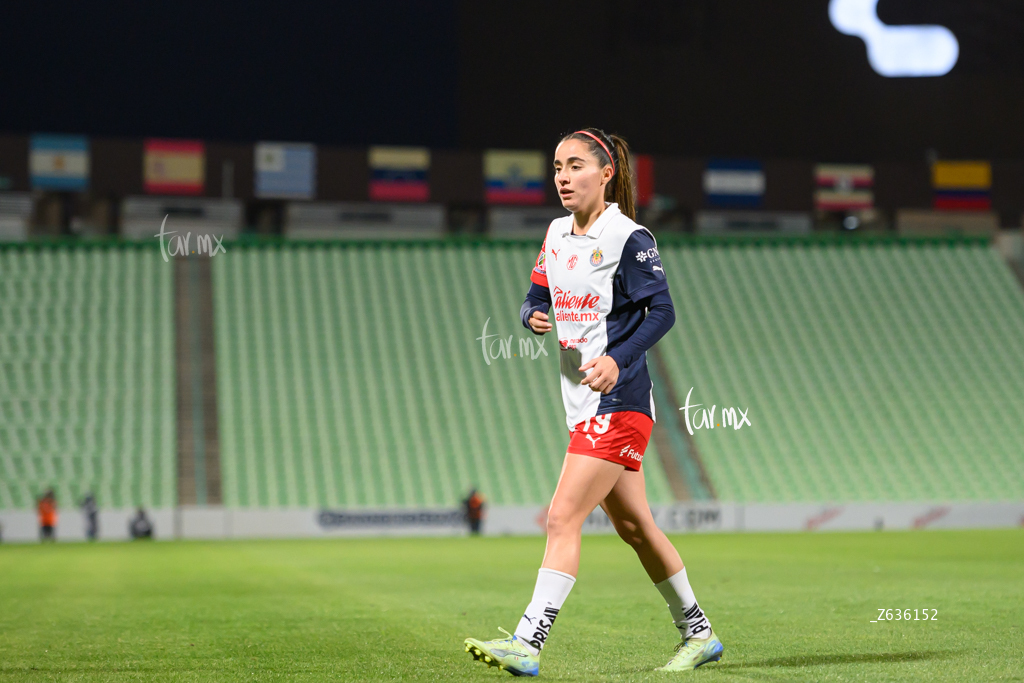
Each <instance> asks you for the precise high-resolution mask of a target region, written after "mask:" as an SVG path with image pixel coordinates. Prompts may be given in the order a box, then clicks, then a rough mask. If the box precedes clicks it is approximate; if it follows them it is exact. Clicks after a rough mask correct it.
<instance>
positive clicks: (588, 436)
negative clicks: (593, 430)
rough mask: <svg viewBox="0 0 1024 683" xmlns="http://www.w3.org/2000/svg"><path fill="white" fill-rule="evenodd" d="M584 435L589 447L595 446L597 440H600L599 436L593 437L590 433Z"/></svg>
mask: <svg viewBox="0 0 1024 683" xmlns="http://www.w3.org/2000/svg"><path fill="white" fill-rule="evenodd" d="M584 436H586V437H587V440H588V441H590V447H591V448H596V447H597V442H598V441H600V440H601V437H597V438H596V439H595V438H594V437H592V436H591V435H590V434H585V435H584Z"/></svg>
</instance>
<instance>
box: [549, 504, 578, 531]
mask: <svg viewBox="0 0 1024 683" xmlns="http://www.w3.org/2000/svg"><path fill="white" fill-rule="evenodd" d="M573 526H574V524H573V515H572V514H570V513H569V512H567V511H566V510H563V509H561V508H556V507H552V508H551V509H550V510H548V519H547V523H546V529H547V533H548V536H561V535H563V534H568V533H573V531H574V529H573Z"/></svg>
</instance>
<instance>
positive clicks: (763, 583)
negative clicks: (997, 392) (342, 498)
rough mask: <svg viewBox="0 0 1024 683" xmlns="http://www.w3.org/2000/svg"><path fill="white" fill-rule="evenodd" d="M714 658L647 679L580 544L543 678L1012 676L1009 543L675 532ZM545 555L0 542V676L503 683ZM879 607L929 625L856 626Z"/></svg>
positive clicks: (647, 653)
mask: <svg viewBox="0 0 1024 683" xmlns="http://www.w3.org/2000/svg"><path fill="white" fill-rule="evenodd" d="M673 540H674V541H675V542H676V544H677V546H678V547H679V548H680V550H681V551H682V554H683V559H684V560H685V561H686V563H687V566H688V572H689V576H690V580H691V583H692V584H693V586H694V589H695V591H696V593H697V596H698V599H699V600H700V601H701V604H702V605H703V607H704V609H705V610H706V612H707V614H708V616H709V617H710V619H711V622H712V624H713V625H714V627H715V630H716V631H717V632H718V633H719V635H720V636H721V638H722V641H723V642H724V643H725V647H726V650H725V656H724V658H723V660H722V662H720V663H717V664H709V665H708V666H706V667H704V668H702V669H700V670H698V671H696V672H690V673H688V674H684V675H679V674H675V675H672V674H663V673H658V672H655V671H653V669H654V668H655V667H656V666H660V665H662V664H664V663H665V662H666V661H667V660H668V658H669V656H670V655H671V654H672V647H673V645H674V643H675V639H676V636H675V629H674V628H673V627H672V624H671V621H670V619H669V617H668V610H667V609H666V608H665V605H664V603H663V602H662V600H661V598H660V596H659V595H658V593H657V591H656V590H655V589H654V588H653V586H651V584H650V582H649V581H648V579H647V577H646V576H645V575H644V573H643V570H642V569H641V568H640V564H639V562H637V560H636V558H635V556H634V555H633V554H632V551H631V550H630V549H629V548H628V547H627V546H626V545H624V544H623V543H622V542H621V541H619V540H618V539H617V538H615V537H610V536H609V537H593V536H591V537H587V538H585V539H584V542H583V558H582V566H581V574H580V577H579V580H578V582H577V584H576V587H575V588H574V590H573V593H572V595H570V597H569V601H568V602H567V603H566V605H565V608H564V609H563V610H562V615H561V616H559V618H558V623H557V624H556V625H555V628H554V629H553V631H552V635H551V639H550V641H549V642H550V644H549V646H548V647H547V649H546V650H545V651H544V656H543V658H542V660H541V676H542V678H546V679H550V680H561V681H664V680H666V679H667V678H672V677H677V678H683V677H686V678H693V679H695V680H697V679H699V680H702V681H744V680H751V681H791V680H800V681H832V680H842V681H888V680H893V681H904V680H906V681H911V680H913V681H945V680H948V681H958V682H963V681H981V680H985V681H994V680H999V681H1024V659H1022V658H1024V529H1022V530H1007V531H963V532H938V531H927V532H912V533H903V532H884V533H865V534H861V533H857V534H853V533H850V534H845V533H822V534H773V535H768V534H749V535H700V536H692V535H691V536H676V537H674V539H673ZM543 547H544V540H543V539H542V538H481V539H470V538H457V539H415V540H410V539H373V540H325V541H273V542H270V541H262V542H217V543H201V542H191V543H188V542H180V543H147V544H100V545H73V544H68V545H58V546H45V547H39V546H0V680H3V681H5V682H6V681H107V680H144V681H151V680H161V681H163V680H174V681H179V680H180V681H193V680H203V681H236V680H237V681H242V680H246V681H248V680H257V681H260V680H289V681H292V680H300V681H324V680H345V681H356V680H431V681H434V680H449V679H457V680H478V681H497V680H511V677H510V676H509V675H508V674H507V673H504V672H499V671H498V670H496V669H488V668H487V667H485V666H483V665H481V664H479V663H476V662H473V661H472V659H471V657H470V656H469V655H468V654H466V653H464V652H463V650H462V640H463V639H464V638H465V637H466V636H469V635H473V636H477V637H483V638H491V637H496V636H498V635H499V632H498V630H497V627H498V626H504V627H505V628H507V629H509V630H513V629H514V628H515V625H516V623H517V622H518V618H519V616H520V614H521V613H522V609H523V607H524V606H525V605H526V603H527V602H528V601H529V598H530V594H531V591H532V588H533V581H534V578H535V576H536V569H537V566H538V565H539V561H540V558H541V554H542V552H543ZM880 608H891V609H896V608H909V609H911V610H913V609H914V608H918V609H923V608H928V609H929V610H931V609H936V610H938V613H937V614H938V619H937V621H910V622H906V621H891V622H883V623H871V621H872V620H873V619H876V618H877V616H878V610H879V609H880Z"/></svg>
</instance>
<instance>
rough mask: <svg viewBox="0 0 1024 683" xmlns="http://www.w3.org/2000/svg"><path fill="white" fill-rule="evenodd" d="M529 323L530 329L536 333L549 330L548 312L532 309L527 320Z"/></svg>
mask: <svg viewBox="0 0 1024 683" xmlns="http://www.w3.org/2000/svg"><path fill="white" fill-rule="evenodd" d="M527 322H529V323H530V329H531V330H533V331H534V332H536V333H537V334H544V333H545V332H550V331H551V323H549V322H548V314H547V313H542V312H540V311H534V312H533V315H531V316H530V319H529V320H528V321H527Z"/></svg>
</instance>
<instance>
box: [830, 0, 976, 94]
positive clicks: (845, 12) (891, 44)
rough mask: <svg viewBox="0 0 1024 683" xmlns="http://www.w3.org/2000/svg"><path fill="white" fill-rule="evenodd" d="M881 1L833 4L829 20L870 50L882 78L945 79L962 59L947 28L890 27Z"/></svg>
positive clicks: (837, 0) (837, 1)
mask: <svg viewBox="0 0 1024 683" xmlns="http://www.w3.org/2000/svg"><path fill="white" fill-rule="evenodd" d="M877 6H878V0H831V1H830V2H829V5H828V16H829V19H831V20H832V25H833V26H835V27H836V28H837V29H838V30H839V31H840V33H844V34H846V35H848V36H857V37H858V38H860V39H861V40H863V41H864V43H865V44H866V45H867V46H868V61H869V62H870V63H871V68H872V69H874V70H875V71H876V72H878V73H879V74H881V75H882V76H888V77H890V78H892V77H897V76H944V75H946V74H947V73H949V71H950V69H952V68H953V66H954V65H955V64H956V60H957V57H959V56H960V44H959V43H957V40H956V36H954V35H953V32H952V31H950V30H949V29H948V28H946V27H945V26H930V25H920V26H889V25H887V24H883V23H882V21H881V20H880V19H879V18H878V12H877V11H876V8H877Z"/></svg>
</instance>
